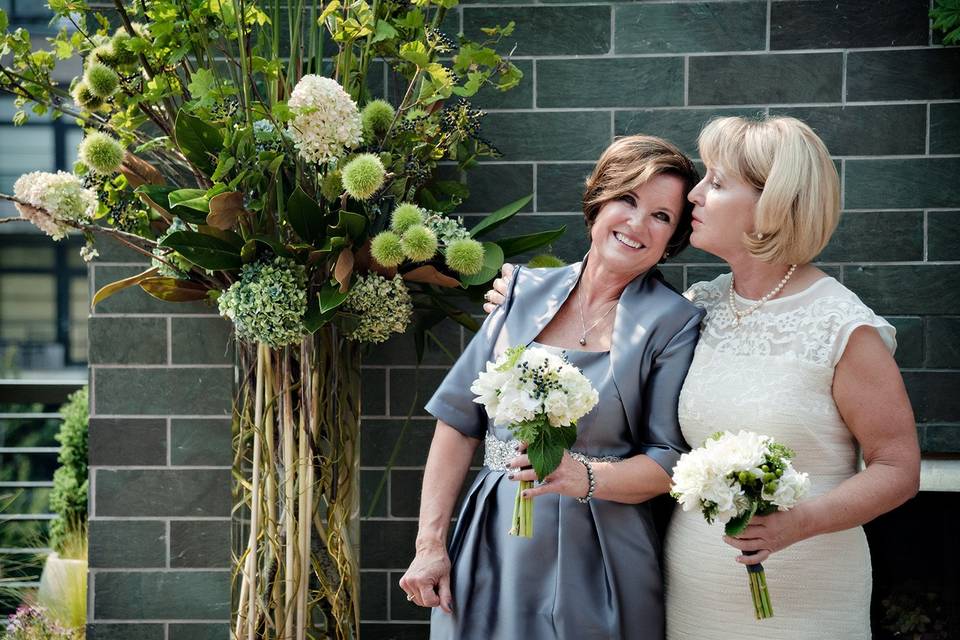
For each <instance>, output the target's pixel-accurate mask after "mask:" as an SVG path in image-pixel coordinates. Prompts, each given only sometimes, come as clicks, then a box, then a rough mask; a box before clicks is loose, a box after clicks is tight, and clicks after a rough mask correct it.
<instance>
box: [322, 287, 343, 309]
mask: <svg viewBox="0 0 960 640" xmlns="http://www.w3.org/2000/svg"><path fill="white" fill-rule="evenodd" d="M349 295H350V292H349V291H347V292H345V293H340V285H339V284H326V285H324V286H323V288H322V289H320V311H321V312H322V313H326V312H328V311H333V310H334V309H336V308H337V307H339V306H340V305H342V304H343V302H344V301H345V300H346V299H347V296H349Z"/></svg>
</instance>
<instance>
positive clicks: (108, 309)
mask: <svg viewBox="0 0 960 640" xmlns="http://www.w3.org/2000/svg"><path fill="white" fill-rule="evenodd" d="M144 269H146V265H143V266H140V267H116V266H100V265H94V268H93V288H94V291H96V290H98V289H100V288H101V287H103V286H105V285H108V284H110V283H111V282H115V281H117V280H122V279H123V278H129V277H130V276H132V275H136V274H138V273H140V272H142V271H143V270H144ZM94 311H95V313H162V314H166V315H180V314H184V313H217V310H216V307H215V306H213V305H210V304H207V303H206V302H177V303H174V302H165V301H163V300H157V299H156V298H153V297H151V296H149V295H148V294H147V293H145V292H144V291H143V289H141V288H140V287H128V288H126V289H124V290H122V291H120V292H118V293H115V294H113V295H112V296H110V297H109V298H107V299H106V300H104V301H103V302H101V303H100V304H98V305H97V307H96V309H95V310H94Z"/></svg>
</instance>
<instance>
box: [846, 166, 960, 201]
mask: <svg viewBox="0 0 960 640" xmlns="http://www.w3.org/2000/svg"><path fill="white" fill-rule="evenodd" d="M845 164H846V169H845V171H846V175H845V178H844V182H845V185H844V201H843V206H844V208H845V209H874V208H875V209H911V208H927V207H931V208H932V207H936V208H945V207H956V206H958V205H960V186H958V183H957V180H956V177H957V176H958V175H960V158H942V159H941V158H917V159H912V160H847V161H846V163H845Z"/></svg>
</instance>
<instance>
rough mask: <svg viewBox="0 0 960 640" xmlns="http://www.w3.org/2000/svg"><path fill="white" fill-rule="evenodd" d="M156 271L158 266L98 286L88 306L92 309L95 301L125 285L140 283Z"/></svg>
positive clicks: (102, 299) (99, 300)
mask: <svg viewBox="0 0 960 640" xmlns="http://www.w3.org/2000/svg"><path fill="white" fill-rule="evenodd" d="M158 271H159V268H158V267H151V268H150V269H147V270H146V271H144V272H143V273H138V274H137V275H135V276H130V277H129V278H124V279H123V280H117V281H116V282H111V283H110V284H107V285H104V286H102V287H100V289H99V290H98V291H97V292H96V293H95V294H93V300H91V301H90V308H91V309H93V308H94V307H95V306H97V303H99V302H103V301H104V300H106V299H107V298H109V297H110V296H112V295H113V294H115V293H117V292H118V291H122V290H124V289H126V288H127V287H132V286H133V285H135V284H140V282H141V281H142V280H143V279H145V278H150V277H152V276H153V275H154V274H156V273H157V272H158Z"/></svg>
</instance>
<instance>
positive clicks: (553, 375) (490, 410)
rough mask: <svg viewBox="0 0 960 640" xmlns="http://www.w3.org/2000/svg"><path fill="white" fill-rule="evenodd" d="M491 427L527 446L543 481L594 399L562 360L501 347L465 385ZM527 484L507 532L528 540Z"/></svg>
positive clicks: (581, 377) (533, 349) (530, 512)
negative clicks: (498, 427) (503, 428)
mask: <svg viewBox="0 0 960 640" xmlns="http://www.w3.org/2000/svg"><path fill="white" fill-rule="evenodd" d="M470 391H472V392H473V393H475V394H477V397H476V398H474V399H473V401H474V402H476V403H478V404H482V405H483V406H484V407H485V408H486V410H487V414H488V415H489V416H490V418H491V419H492V420H493V422H494V424H497V425H501V426H507V427H509V429H510V431H511V432H512V433H513V435H514V436H515V437H516V438H517V439H518V440H522V441H523V442H525V443H527V455H528V456H529V457H530V463H531V465H533V469H534V471H536V473H537V479H538V480H540V481H543V479H544V478H546V477H547V476H548V475H550V474H551V473H553V472H554V470H556V468H557V467H558V466H560V461H561V460H562V459H563V451H564V449H569V448H570V447H572V446H573V443H574V442H576V440H577V420H579V419H580V418H582V417H583V416H584V415H586V414H587V413H588V412H589V411H590V410H591V409H593V407H594V406H595V405H596V404H597V402H598V400H599V395H598V394H597V390H596V389H594V388H593V386H592V385H591V384H590V381H589V380H588V379H587V377H586V376H584V375H583V372H581V371H580V369H578V368H577V367H575V366H573V365H572V364H570V363H569V362H567V361H566V360H564V359H563V358H561V357H559V356H556V355H553V354H552V353H550V352H548V351H546V350H544V349H540V348H538V347H530V348H527V347H523V346H517V347H512V348H510V349H507V350H506V352H504V354H503V355H501V356H500V357H499V358H498V359H497V361H496V362H488V363H487V369H486V371H481V372H480V375H479V376H478V377H477V379H476V380H475V381H474V382H473V384H472V385H471V386H470ZM532 486H533V483H532V482H528V481H521V482H520V486H519V487H518V488H517V499H516V502H515V503H514V507H513V526H512V527H511V529H510V534H511V535H515V536H521V537H525V538H531V537H533V500H532V499H531V498H524V497H523V491H524V490H526V489H529V488H530V487H532Z"/></svg>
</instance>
